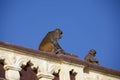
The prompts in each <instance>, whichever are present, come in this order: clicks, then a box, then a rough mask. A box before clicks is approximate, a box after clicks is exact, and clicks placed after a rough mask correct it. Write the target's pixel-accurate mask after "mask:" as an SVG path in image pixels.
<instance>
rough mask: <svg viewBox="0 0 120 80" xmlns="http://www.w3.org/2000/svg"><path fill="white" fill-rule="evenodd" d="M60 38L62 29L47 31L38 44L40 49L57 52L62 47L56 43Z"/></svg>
mask: <svg viewBox="0 0 120 80" xmlns="http://www.w3.org/2000/svg"><path fill="white" fill-rule="evenodd" d="M61 38H62V31H61V30H60V29H58V28H57V29H55V30H53V31H50V32H48V33H47V35H46V36H45V37H44V39H43V40H42V42H41V43H40V45H39V50H40V51H46V52H51V53H54V54H57V53H58V52H59V51H63V49H62V48H61V47H60V45H59V44H58V40H59V39H61Z"/></svg>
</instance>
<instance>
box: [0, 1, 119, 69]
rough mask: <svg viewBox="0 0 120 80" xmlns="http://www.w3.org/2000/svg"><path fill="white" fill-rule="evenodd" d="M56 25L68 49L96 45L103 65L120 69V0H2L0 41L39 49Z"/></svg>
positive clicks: (81, 50)
mask: <svg viewBox="0 0 120 80" xmlns="http://www.w3.org/2000/svg"><path fill="white" fill-rule="evenodd" d="M55 28H60V29H61V30H62V31H63V38H62V39H61V40H59V43H60V45H61V47H62V48H63V49H64V50H65V51H66V52H69V53H73V54H76V55H78V56H79V57H80V59H83V58H84V56H85V55H86V54H87V53H88V51H89V50H90V49H95V50H96V51H97V55H96V58H97V59H98V60H99V62H100V65H102V66H105V67H109V68H112V69H117V70H120V0H33V1H31V0H0V41H5V42H9V43H13V44H16V45H21V46H24V47H28V48H33V49H35V50H37V49H38V46H39V43H40V42H41V40H42V39H43V37H44V36H45V35H46V33H47V32H48V31H51V30H53V29H55Z"/></svg>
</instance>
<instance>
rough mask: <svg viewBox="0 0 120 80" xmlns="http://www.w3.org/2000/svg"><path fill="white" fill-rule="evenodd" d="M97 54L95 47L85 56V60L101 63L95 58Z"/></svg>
mask: <svg viewBox="0 0 120 80" xmlns="http://www.w3.org/2000/svg"><path fill="white" fill-rule="evenodd" d="M95 55H96V51H95V50H94V49H91V50H90V51H89V53H88V54H87V55H86V56H85V58H84V60H85V61H87V62H90V63H92V64H99V62H98V60H96V59H95V58H94V57H95Z"/></svg>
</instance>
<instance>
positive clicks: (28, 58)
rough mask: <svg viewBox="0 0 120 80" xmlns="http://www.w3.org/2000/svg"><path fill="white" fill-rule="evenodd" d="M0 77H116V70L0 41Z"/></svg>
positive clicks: (94, 79) (77, 79)
mask: <svg viewBox="0 0 120 80" xmlns="http://www.w3.org/2000/svg"><path fill="white" fill-rule="evenodd" d="M3 78H4V79H3ZM0 80H120V71H117V70H112V69H109V68H105V67H102V66H98V65H93V64H89V63H87V62H85V61H83V60H80V59H79V58H78V57H75V56H69V55H63V54H58V55H55V54H52V53H47V52H41V51H38V50H33V49H29V48H25V47H21V46H17V45H13V44H9V43H5V42H0Z"/></svg>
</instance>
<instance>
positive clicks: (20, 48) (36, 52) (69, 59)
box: [0, 41, 120, 77]
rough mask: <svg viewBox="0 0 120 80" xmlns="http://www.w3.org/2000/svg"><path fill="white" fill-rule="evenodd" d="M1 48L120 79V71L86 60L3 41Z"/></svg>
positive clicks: (0, 44) (0, 42)
mask: <svg viewBox="0 0 120 80" xmlns="http://www.w3.org/2000/svg"><path fill="white" fill-rule="evenodd" d="M0 47H3V48H8V49H13V50H16V51H22V52H28V53H30V54H32V55H33V54H34V55H39V56H44V57H47V58H48V57H49V58H51V57H52V59H57V60H63V61H67V62H70V63H75V64H80V65H84V66H88V67H89V69H92V70H95V71H99V72H102V73H106V74H111V75H115V76H119V77H120V71H119V70H114V69H110V68H106V67H103V66H100V65H94V64H91V63H88V62H86V61H84V60H81V59H79V58H78V57H74V56H69V55H64V54H58V55H56V54H51V53H49V52H43V51H39V50H34V49H31V48H26V47H23V46H19V45H15V44H10V43H8V42H2V41H0Z"/></svg>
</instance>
